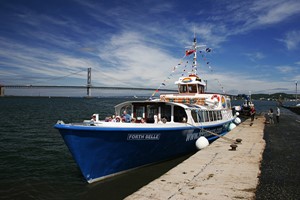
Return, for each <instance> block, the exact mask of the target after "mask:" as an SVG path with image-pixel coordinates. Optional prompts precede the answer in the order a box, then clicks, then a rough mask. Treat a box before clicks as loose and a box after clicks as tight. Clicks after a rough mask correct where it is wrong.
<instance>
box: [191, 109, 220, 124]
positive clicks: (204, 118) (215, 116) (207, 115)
mask: <svg viewBox="0 0 300 200" xmlns="http://www.w3.org/2000/svg"><path fill="white" fill-rule="evenodd" d="M192 117H193V119H194V121H195V122H212V121H217V120H222V119H223V117H222V113H221V111H220V110H218V111H212V110H192Z"/></svg>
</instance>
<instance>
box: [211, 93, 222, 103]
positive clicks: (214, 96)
mask: <svg viewBox="0 0 300 200" xmlns="http://www.w3.org/2000/svg"><path fill="white" fill-rule="evenodd" d="M214 98H217V100H218V102H220V100H221V99H220V96H219V95H217V94H214V95H213V96H212V97H211V99H214Z"/></svg>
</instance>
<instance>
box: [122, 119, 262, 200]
mask: <svg viewBox="0 0 300 200" xmlns="http://www.w3.org/2000/svg"><path fill="white" fill-rule="evenodd" d="M264 120H265V119H264V117H262V116H259V117H257V118H256V119H255V121H254V124H253V125H252V126H250V119H247V120H246V121H244V122H243V123H242V124H240V125H239V126H237V127H236V128H235V129H233V130H232V131H231V132H229V133H228V134H227V135H226V137H227V138H230V139H233V140H235V139H237V138H241V139H242V142H241V144H238V147H237V149H236V150H235V151H234V150H232V149H231V147H230V144H231V143H229V142H228V141H227V140H224V139H221V138H220V139H218V140H217V141H215V142H213V143H212V144H211V145H210V146H208V147H206V148H205V149H202V150H200V151H198V152H197V153H196V154H194V155H193V156H191V157H190V158H189V159H187V160H185V161H184V162H182V163H181V164H179V165H178V166H176V167H175V168H173V169H171V170H170V171H168V172H167V173H166V174H164V175H163V176H161V177H159V178H158V179H156V180H154V181H153V182H151V183H149V184H148V185H146V186H144V187H143V188H141V189H140V190H138V191H137V192H135V193H133V194H132V195H130V196H128V197H127V198H126V199H127V200H135V199H139V200H140V199H152V200H154V199H174V200H175V199H253V198H254V197H255V191H256V187H257V185H258V183H259V175H260V164H261V160H262V155H263V151H264V148H265V140H264V139H263V136H264V126H265V124H264Z"/></svg>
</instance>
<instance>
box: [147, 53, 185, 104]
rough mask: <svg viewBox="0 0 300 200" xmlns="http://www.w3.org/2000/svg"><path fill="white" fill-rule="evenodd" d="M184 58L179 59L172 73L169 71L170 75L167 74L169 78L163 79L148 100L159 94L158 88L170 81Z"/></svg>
mask: <svg viewBox="0 0 300 200" xmlns="http://www.w3.org/2000/svg"><path fill="white" fill-rule="evenodd" d="M185 57H186V55H184V56H183V57H182V58H181V60H180V62H179V63H178V64H177V65H176V66H175V67H173V69H172V71H171V73H170V74H169V76H168V77H167V79H165V80H164V81H163V82H162V83H161V84H160V85H159V87H158V88H157V89H156V90H155V91H154V92H153V94H152V95H151V97H149V99H152V97H153V96H154V95H155V94H156V93H158V92H159V90H160V88H161V87H162V86H166V82H167V81H168V80H170V79H171V77H172V76H173V73H174V72H175V71H176V69H177V68H178V67H179V66H180V65H181V64H182V62H183V61H182V60H183V59H184V58H185Z"/></svg>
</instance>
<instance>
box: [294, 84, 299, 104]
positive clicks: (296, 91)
mask: <svg viewBox="0 0 300 200" xmlns="http://www.w3.org/2000/svg"><path fill="white" fill-rule="evenodd" d="M295 83H296V103H297V101H298V97H297V93H298V91H297V84H298V81H296V82H295Z"/></svg>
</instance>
